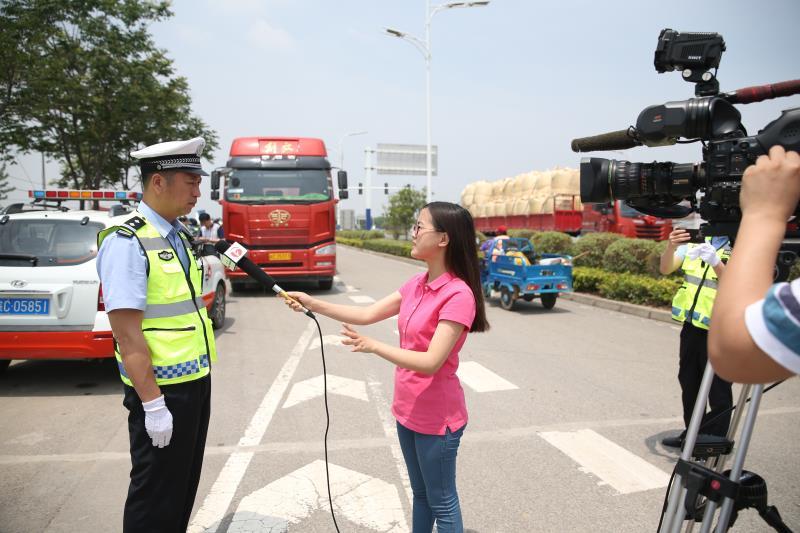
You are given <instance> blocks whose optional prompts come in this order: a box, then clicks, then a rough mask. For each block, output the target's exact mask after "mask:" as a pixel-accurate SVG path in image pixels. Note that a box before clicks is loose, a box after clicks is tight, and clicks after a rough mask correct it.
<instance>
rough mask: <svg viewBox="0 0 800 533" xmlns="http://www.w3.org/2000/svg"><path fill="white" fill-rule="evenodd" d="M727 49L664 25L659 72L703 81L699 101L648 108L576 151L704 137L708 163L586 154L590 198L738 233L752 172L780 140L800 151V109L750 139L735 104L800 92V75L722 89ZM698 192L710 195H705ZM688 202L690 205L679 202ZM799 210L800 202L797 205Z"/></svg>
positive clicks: (706, 36) (713, 37)
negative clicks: (744, 183) (692, 218)
mask: <svg viewBox="0 0 800 533" xmlns="http://www.w3.org/2000/svg"><path fill="white" fill-rule="evenodd" d="M724 51H725V41H724V40H723V39H722V36H721V35H720V34H718V33H678V32H676V31H674V30H671V29H665V30H662V31H661V34H660V35H659V37H658V46H657V47H656V52H655V61H654V63H655V67H656V70H657V71H658V72H660V73H663V72H666V71H672V70H680V71H682V73H683V78H684V79H685V80H686V81H689V82H693V83H695V84H696V85H695V96H696V98H690V99H688V100H683V101H677V102H667V103H665V104H662V105H654V106H650V107H647V108H646V109H645V110H644V111H642V112H641V113H640V114H639V118H638V119H637V121H636V126H635V127H634V126H631V127H629V128H628V129H626V130H621V131H616V132H611V133H606V134H603V135H596V136H592V137H585V138H582V139H574V140H573V141H572V150H573V151H575V152H591V151H597V150H622V149H627V148H633V147H635V146H642V145H645V146H668V145H673V144H676V143H688V142H698V141H699V142H702V144H703V161H702V162H701V163H672V162H662V163H659V162H653V163H631V162H629V161H617V160H613V159H600V158H594V157H592V158H583V159H582V160H581V200H582V201H584V202H587V203H592V202H608V201H611V200H624V201H625V203H626V204H628V205H629V206H631V207H633V208H635V209H636V210H638V211H640V212H642V213H645V214H649V215H655V216H659V217H667V218H682V217H685V216H687V215H688V214H690V213H691V212H692V211H697V212H698V213H700V216H702V218H703V219H705V220H706V221H708V223H707V224H704V225H703V227H702V232H703V234H704V235H706V236H709V235H728V236H730V237H731V238H733V237H735V235H736V230H737V229H738V225H739V221H740V220H741V210H740V208H739V192H740V190H741V180H742V175H743V174H744V171H745V169H746V168H747V167H748V166H750V165H752V164H754V163H755V161H756V159H757V158H758V156H760V155H763V154H766V153H768V152H769V149H770V148H771V147H772V146H774V145H776V144H777V145H781V146H783V147H784V148H785V149H786V150H795V151H800V108H794V109H789V110H786V111H784V112H783V113H782V114H781V116H780V117H778V118H777V119H775V120H773V121H772V122H770V123H769V124H767V125H766V126H765V127H764V128H763V129H762V130H761V131H759V133H758V135H755V136H748V135H747V131H746V130H745V127H744V126H743V125H742V123H741V114H740V113H739V111H738V110H737V109H736V108H735V107H734V105H733V104H749V103H753V102H760V101H762V100H768V99H771V98H778V97H783V96H790V95H793V94H797V93H800V80H792V81H786V82H781V83H775V84H769V85H763V86H757V87H747V88H744V89H739V90H736V91H733V92H729V93H724V94H720V93H719V82H718V81H717V78H716V70H717V67H719V61H720V58H721V57H722V52H724ZM712 68H713V69H714V73H713V74H712V72H711V70H710V69H712ZM698 191H700V192H701V193H702V196H701V198H700V199H699V200H698V199H697V192H698ZM684 201H688V202H689V204H690V206H686V205H679V204H680V203H681V202H684ZM798 215H800V205H799V206H798V207H797V209H796V210H795V216H796V217H797V216H798ZM794 229H795V230H796V226H795V228H794ZM788 235H789V233H787V236H788Z"/></svg>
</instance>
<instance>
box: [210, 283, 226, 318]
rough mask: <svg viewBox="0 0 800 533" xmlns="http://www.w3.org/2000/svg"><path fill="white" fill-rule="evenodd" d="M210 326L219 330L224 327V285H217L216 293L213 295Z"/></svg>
mask: <svg viewBox="0 0 800 533" xmlns="http://www.w3.org/2000/svg"><path fill="white" fill-rule="evenodd" d="M211 324H212V325H213V326H214V329H220V328H221V327H222V326H224V325H225V284H224V283H222V282H220V283H218V284H217V291H216V292H215V293H214V303H212V304H211Z"/></svg>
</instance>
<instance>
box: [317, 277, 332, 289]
mask: <svg viewBox="0 0 800 533" xmlns="http://www.w3.org/2000/svg"><path fill="white" fill-rule="evenodd" d="M331 287H333V278H324V279H321V280H319V288H320V290H322V291H329V290H331Z"/></svg>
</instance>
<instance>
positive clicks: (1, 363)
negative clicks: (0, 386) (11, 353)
mask: <svg viewBox="0 0 800 533" xmlns="http://www.w3.org/2000/svg"><path fill="white" fill-rule="evenodd" d="M10 364H11V359H0V374H2V373H3V372H5V371H6V368H8V365H10Z"/></svg>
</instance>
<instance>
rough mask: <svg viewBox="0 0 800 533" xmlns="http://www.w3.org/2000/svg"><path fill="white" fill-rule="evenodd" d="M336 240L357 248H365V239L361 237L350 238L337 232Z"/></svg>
mask: <svg viewBox="0 0 800 533" xmlns="http://www.w3.org/2000/svg"><path fill="white" fill-rule="evenodd" d="M336 242H338V243H340V244H346V245H347V246H353V247H355V248H363V247H364V242H365V241H362V240H361V239H348V238H347V237H342V236H341V235H339V234H338V233H337V234H336Z"/></svg>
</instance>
